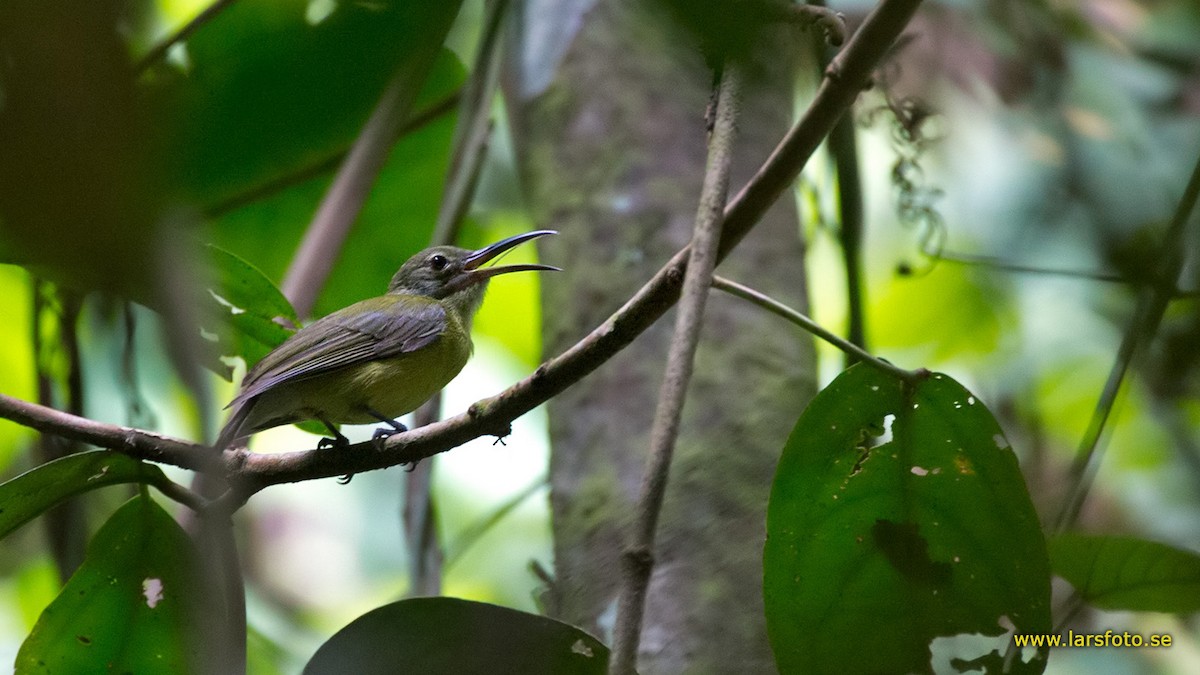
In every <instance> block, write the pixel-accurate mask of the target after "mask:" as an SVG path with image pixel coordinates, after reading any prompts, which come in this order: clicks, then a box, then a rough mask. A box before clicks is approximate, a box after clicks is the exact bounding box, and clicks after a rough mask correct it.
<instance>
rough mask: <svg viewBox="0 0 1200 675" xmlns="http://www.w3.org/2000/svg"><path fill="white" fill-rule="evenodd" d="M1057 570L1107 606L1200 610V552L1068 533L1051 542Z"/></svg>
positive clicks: (1091, 600)
mask: <svg viewBox="0 0 1200 675" xmlns="http://www.w3.org/2000/svg"><path fill="white" fill-rule="evenodd" d="M1050 562H1051V564H1052V565H1053V567H1054V573H1055V574H1057V575H1059V576H1061V577H1062V578H1064V579H1066V580H1067V581H1069V582H1071V585H1072V586H1074V587H1075V590H1077V591H1079V594H1080V595H1081V596H1083V598H1084V599H1085V600H1087V601H1088V602H1089V603H1091V604H1092V605H1094V606H1096V607H1100V608H1102V609H1113V610H1125V611H1135V612H1138V611H1140V612H1174V613H1177V614H1191V613H1193V612H1200V555H1197V554H1196V553H1194V552H1191V551H1183V550H1180V549H1177V548H1172V547H1170V546H1167V545H1166V544H1160V543H1158V542H1153V541H1145V540H1144V539H1135V538H1133V537H1112V536H1089V535H1082V534H1065V535H1061V536H1058V537H1055V538H1054V539H1052V540H1051V541H1050Z"/></svg>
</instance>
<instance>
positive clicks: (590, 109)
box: [508, 0, 815, 675]
mask: <svg viewBox="0 0 1200 675" xmlns="http://www.w3.org/2000/svg"><path fill="white" fill-rule="evenodd" d="M534 4H537V3H530V5H528V6H526V7H525V10H524V16H522V17H521V20H522V22H523V27H524V28H525V35H524V36H523V37H524V39H525V41H526V42H525V43H524V47H525V48H526V49H527V50H528V49H531V48H535V47H537V45H532V44H530V42H529V41H530V40H535V39H537V36H538V35H539V34H540V35H546V34H547V33H546V31H545V30H544V29H545V22H546V21H547V19H546V17H545V16H544V15H542V16H539V13H538V11H537V9H536V8H534V7H533V6H532V5H534ZM584 4H586V3H584ZM576 6H578V3H576ZM643 6H644V3H639V2H635V1H631V0H603V1H601V2H597V3H595V4H593V5H592V6H591V8H590V9H588V10H587V11H586V12H584V13H582V14H581V15H580V16H581V17H582V23H581V24H579V30H578V31H577V32H576V33H575V34H574V36H573V37H572V38H570V42H569V46H568V47H567V49H566V52H565V53H564V55H563V59H562V62H561V64H560V66H559V68H558V70H557V71H556V73H555V75H554V78H553V80H552V81H550V82H549V85H548V86H547V87H546V88H544V89H543V90H541V91H533V92H530V91H529V90H530V88H536V85H534V84H531V82H532V79H533V78H532V77H531V75H530V73H529V71H528V69H526V71H525V72H523V73H519V74H518V76H517V80H516V82H515V83H514V82H513V81H510V82H509V83H508V84H509V91H510V94H511V99H510V100H511V105H510V110H511V111H512V116H513V125H514V136H515V138H516V145H517V154H518V159H519V162H520V165H521V167H520V168H521V173H522V177H523V180H524V185H525V189H526V193H527V196H528V198H529V204H530V208H531V210H532V213H533V216H534V218H535V222H536V224H537V226H538V227H547V228H553V229H557V230H559V231H560V232H561V233H562V234H561V236H559V237H555V238H551V239H549V240H546V242H545V249H544V252H545V258H546V259H547V260H551V261H553V262H554V263H555V264H558V265H561V266H563V267H564V268H565V269H566V271H565V272H563V273H561V274H558V275H555V277H554V278H553V279H549V278H548V279H547V280H546V281H545V282H544V283H543V301H544V306H545V310H544V312H543V316H544V317H545V318H544V338H545V348H546V352H547V354H555V353H558V352H560V351H561V350H562V349H564V348H565V347H567V346H569V345H570V344H571V343H573V342H574V341H576V340H577V339H579V338H580V337H581V336H582V335H584V334H585V333H587V332H588V331H590V330H591V329H593V328H594V327H596V326H597V325H599V324H600V323H601V322H603V321H604V319H606V318H607V317H608V316H609V315H610V314H611V313H612V312H613V311H614V310H616V309H617V308H618V307H619V306H620V305H621V304H622V303H623V302H624V301H625V300H626V299H627V298H628V297H629V296H630V295H631V294H632V293H633V292H634V291H635V290H636V289H637V288H638V287H639V286H641V284H643V283H644V282H645V281H646V280H647V279H648V278H649V277H650V276H651V275H652V274H653V273H654V272H655V271H656V270H657V269H658V268H659V267H660V266H661V265H662V264H663V263H664V262H665V261H666V260H667V259H668V258H669V257H670V256H671V255H672V254H673V253H674V252H675V251H677V250H678V249H679V248H681V247H682V246H684V245H686V244H687V242H688V240H689V238H690V236H691V230H692V225H693V220H694V217H695V213H696V204H697V199H698V197H699V194H700V185H701V181H702V177H703V173H704V165H705V155H706V130H705V108H706V104H707V101H708V98H709V91H710V85H711V82H712V73H711V71H709V70H708V69H707V68H706V67H705V65H704V63H703V59H702V58H701V56H700V54H699V52H698V51H696V50H694V49H691V45H690V43H689V40H688V39H686V38H683V39H680V37H681V36H679V35H674V36H668V35H667V34H665V33H664V32H663V24H661V23H656V22H654V21H651V20H650V18H649V17H648V16H647V14H646V12H645V10H644V9H642V8H641V7H643ZM560 7H561V6H560ZM543 14H544V13H543ZM538 22H541V23H542V25H540V26H538V25H537V24H538ZM570 23H571V22H570V21H562V22H560V25H559V28H561V29H562V30H568V28H567V26H568V25H569V24H570ZM535 28H540V29H542V30H541V32H540V33H539V31H538V30H535ZM550 32H551V33H552V34H554V35H555V37H558V38H561V37H562V33H561V32H558V33H555V32H554V31H550ZM787 37H789V36H786V35H784V34H782V33H781V34H779V35H776V36H773V38H780V39H779V40H778V42H777V43H775V45H774V47H776V48H777V49H775V50H774V52H773V53H774V54H775V58H774V59H773V61H772V62H771V63H770V64H769V65H768V66H766V67H765V68H760V69H758V71H757V72H756V71H754V70H752V71H751V75H750V77H748V78H747V79H748V82H747V86H746V91H745V105H744V110H743V115H742V119H741V123H740V132H739V137H738V139H737V141H736V144H735V160H734V169H733V183H732V184H733V186H734V188H733V189H734V190H735V191H736V189H738V188H739V187H740V186H741V185H742V184H744V183H745V181H746V180H748V179H749V177H750V176H751V175H752V174H753V172H754V170H755V169H757V167H758V165H759V164H760V163H761V162H762V161H763V160H764V159H766V157H767V155H768V154H769V153H770V151H771V149H772V148H773V147H774V146H775V144H776V142H777V141H778V140H779V138H780V137H781V136H782V135H783V133H784V132H785V131H786V129H787V126H788V123H789V119H790V111H791V110H792V99H791V86H790V83H791V79H790V78H791V73H790V69H791V66H792V65H793V64H792V63H791V59H790V58H789V56H788V55H789V54H790V53H791V52H790V51H789V47H788V46H787V43H786V42H785V41H784V40H783V39H782V38H787ZM797 37H798V36H797V35H795V34H794V33H793V34H791V35H790V39H791V41H793V42H794V41H795V40H796V39H797ZM804 37H805V39H807V37H806V36H804ZM680 45H682V46H680ZM527 53H528V52H527ZM512 56H513V58H514V62H515V63H517V64H520V63H521V58H522V55H520V54H514V55H512ZM528 62H529V61H528V60H527V59H526V60H525V63H528ZM543 65H544V64H543ZM514 84H515V85H516V86H514ZM515 89H522V90H523V91H524V92H525V93H524V94H522V93H520V92H516V93H514V90H515ZM799 231H800V230H799V226H798V223H797V217H796V209H795V204H794V203H793V202H792V200H790V199H786V198H785V199H784V200H782V201H781V203H779V204H777V205H776V206H775V208H773V209H772V210H771V212H770V213H769V215H768V216H767V218H766V219H765V221H764V222H762V223H761V224H760V225H759V226H758V227H757V229H756V231H755V232H754V233H753V234H752V235H751V236H749V237H748V238H747V239H746V240H745V241H744V242H743V243H742V244H741V245H740V247H739V248H738V249H737V250H736V251H735V252H734V253H733V254H732V255H731V256H730V259H729V260H728V261H727V262H726V263H724V264H723V265H721V266H720V267H719V268H718V273H719V274H723V275H726V276H729V277H731V278H735V279H738V280H741V281H743V282H745V283H748V284H750V285H752V286H755V287H757V288H759V289H761V290H763V291H765V292H767V293H769V294H771V295H772V296H774V297H776V298H779V299H781V300H782V301H784V302H787V303H788V304H790V305H792V306H793V307H797V308H800V309H804V308H805V306H806V289H805V273H804V263H803V243H802V240H801V237H800V235H799ZM673 323H674V321H673V314H669V315H668V316H667V317H666V318H665V319H664V320H663V321H660V322H659V323H658V324H657V325H656V326H654V327H653V328H652V329H651V330H650V331H648V332H647V333H646V334H645V335H643V336H642V337H640V338H639V339H638V340H636V341H635V342H634V343H633V344H632V345H631V346H630V347H629V348H627V349H626V350H625V351H624V352H622V353H621V354H620V355H618V356H617V357H616V358H614V359H613V360H612V361H610V362H609V363H607V364H605V365H604V366H603V367H601V368H600V370H599V371H598V372H596V373H594V374H593V375H591V376H590V377H588V378H587V379H585V380H584V381H583V382H581V383H580V384H578V385H576V386H574V387H572V388H571V389H569V390H568V391H566V392H564V393H563V394H562V395H560V396H559V397H557V398H556V399H554V400H553V401H551V403H550V420H551V421H550V433H551V440H552V443H553V455H552V458H551V467H550V476H551V484H552V490H551V507H552V513H553V529H554V538H555V575H556V582H555V584H554V587H553V588H552V589H551V590H550V592H549V594H548V597H547V601H548V603H547V604H548V609H549V611H550V612H551V613H552V614H554V615H556V616H558V617H559V618H562V619H563V620H566V621H568V622H571V623H574V624H576V625H579V626H582V627H584V628H585V629H587V630H589V631H591V632H593V633H595V634H596V635H597V636H599V637H601V638H602V639H603V640H605V641H606V642H607V641H608V639H609V637H610V635H611V629H612V622H613V620H614V618H615V616H614V615H615V611H616V609H615V607H616V599H617V595H618V588H617V584H618V582H619V579H620V564H619V559H620V555H621V552H622V548H623V545H624V543H625V539H626V532H627V527H628V525H629V523H630V522H631V517H632V503H633V501H634V500H635V499H636V498H637V495H638V491H639V485H640V481H641V477H642V472H643V467H644V464H645V456H646V452H647V448H648V445H649V431H650V426H651V421H652V419H653V417H654V409H655V405H656V400H655V399H656V396H657V392H658V390H659V384H660V381H661V379H662V372H663V367H664V362H665V359H666V352H667V344H668V342H669V340H670V335H671V327H672V325H673ZM814 373H815V368H814V352H813V347H812V343H811V341H810V340H809V339H808V338H807V336H805V335H803V334H801V333H799V332H798V331H797V330H796V329H795V328H793V327H792V326H789V325H787V324H785V323H783V322H781V321H780V320H779V319H777V318H775V317H773V316H770V315H768V314H766V313H764V312H762V311H761V310H758V309H756V308H753V307H751V306H749V305H748V304H745V303H743V302H742V301H740V300H736V299H733V298H731V297H728V296H724V295H721V294H718V295H717V296H716V297H714V298H712V300H711V302H710V303H709V304H708V309H707V313H706V317H705V325H704V332H703V335H702V341H701V344H700V349H699V351H698V353H697V356H696V367H695V377H694V379H693V381H692V383H691V386H690V389H689V393H688V401H687V406H686V408H685V410H684V418H683V425H682V433H681V436H680V439H679V443H678V446H677V449H676V454H675V459H674V464H673V467H672V474H671V480H670V484H669V487H668V492H667V497H666V504H665V506H664V511H663V514H662V518H661V520H660V522H659V527H658V539H657V546H656V551H655V559H656V565H655V568H654V575H653V577H652V582H651V586H650V592H649V597H648V599H647V607H646V618H645V624H644V629H643V631H642V642H641V653H640V657H639V671H640V672H641V673H643V674H644V675H646V674H654V673H678V672H683V671H685V670H686V671H687V672H702V673H720V672H728V673H752V672H772V671H774V661H773V659H772V656H771V653H770V649H769V647H768V644H767V638H766V630H765V621H764V618H763V609H762V590H761V585H762V545H763V538H764V531H765V525H764V517H765V512H766V502H767V496H768V493H769V490H770V485H771V479H772V475H773V473H774V470H775V464H776V461H777V459H778V455H779V452H780V449H781V448H782V447H783V444H784V441H785V440H786V437H787V434H788V432H789V431H790V429H791V427H792V425H793V424H794V423H795V420H796V417H797V416H798V415H799V413H800V411H801V410H802V408H803V407H804V405H805V404H806V403H807V402H808V400H809V399H810V398H811V397H812V395H813V393H814V392H815V375H814Z"/></svg>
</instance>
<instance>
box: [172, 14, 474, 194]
mask: <svg viewBox="0 0 1200 675" xmlns="http://www.w3.org/2000/svg"><path fill="white" fill-rule="evenodd" d="M456 10H457V3H453V2H445V3H441V2H439V3H412V2H399V1H396V0H383V1H381V2H373V3H350V2H344V3H337V4H336V6H335V8H334V10H333V11H332V13H331V14H329V15H328V16H326V17H324V18H322V19H321V20H320V21H317V22H315V23H314V22H312V21H310V18H309V17H308V16H306V11H307V3H296V2H290V1H285V0H260V1H257V2H239V3H234V4H233V5H231V6H229V7H228V8H227V9H225V10H224V11H222V12H221V13H220V14H219V15H218V16H217V17H216V19H214V20H213V21H211V22H210V23H208V24H206V25H204V26H203V27H202V28H201V29H200V30H199V31H197V33H196V34H195V35H194V36H193V37H192V38H191V39H189V40H188V42H187V55H188V64H189V65H188V67H187V69H186V71H185V72H179V71H177V70H175V69H174V68H173V67H171V66H165V65H164V66H162V67H160V68H159V69H158V70H157V71H156V72H155V73H154V75H155V77H154V78H150V80H149V93H150V95H151V97H152V98H153V99H154V100H155V101H156V103H157V105H158V106H159V109H160V111H161V113H162V115H163V117H164V120H163V124H162V129H163V130H164V132H165V133H166V137H165V138H164V139H163V140H164V143H165V149H166V154H167V156H168V157H170V158H171V160H172V161H171V165H172V170H171V171H169V172H168V174H167V176H166V177H167V179H168V180H169V181H170V185H171V187H170V190H169V191H170V192H172V193H175V194H178V195H179V196H181V197H183V198H185V199H187V200H189V201H195V202H198V203H200V204H203V205H205V206H206V207H210V206H212V205H214V204H217V203H220V202H223V201H225V200H228V199H231V198H234V197H236V196H238V195H239V194H241V193H243V192H244V191H246V190H248V189H253V188H258V187H261V186H263V185H265V184H269V183H271V182H273V181H276V180H279V179H282V178H285V177H287V176H289V175H291V174H293V173H294V172H295V171H297V170H298V169H301V168H304V167H310V166H313V165H314V164H321V163H323V162H326V161H327V160H328V159H329V158H330V156H332V155H336V153H339V152H342V151H344V150H345V149H346V148H347V147H348V145H349V143H350V141H351V140H352V139H353V138H354V137H355V135H356V134H357V133H358V132H359V130H360V129H361V128H362V125H363V123H364V122H365V121H366V119H367V116H368V115H369V113H370V111H371V109H372V107H373V106H374V105H375V104H376V102H377V101H378V100H379V97H380V95H381V93H382V92H383V89H384V86H385V84H386V83H387V81H388V80H389V78H391V77H392V76H393V75H394V74H395V73H396V72H397V71H398V70H399V69H400V68H401V67H402V66H403V67H404V68H406V69H407V71H406V72H409V74H410V76H411V78H412V82H411V86H412V87H414V88H417V89H421V90H422V91H423V92H424V94H423V97H422V99H421V100H423V101H425V102H428V101H429V100H431V99H436V98H439V97H441V96H444V95H445V94H446V93H447V92H448V91H450V90H452V89H453V88H454V87H455V86H457V82H455V81H454V80H453V79H452V78H451V77H448V76H447V72H448V70H454V69H453V68H448V67H447V65H446V64H445V61H444V60H443V62H442V65H441V66H440V67H439V74H438V76H437V77H435V78H432V79H431V78H429V77H428V76H429V74H430V66H429V64H431V63H433V62H434V58H433V57H434V55H436V54H438V53H439V50H440V49H441V45H442V41H443V39H444V38H445V34H446V31H447V30H448V29H449V26H450V22H451V21H452V20H453V18H454V15H455V13H456ZM414 66H416V67H414ZM427 80H428V82H427ZM423 83H425V84H426V85H427V86H425V87H424V88H422V84H423ZM421 105H422V103H421V102H418V104H417V106H418V109H419V108H420V106H421Z"/></svg>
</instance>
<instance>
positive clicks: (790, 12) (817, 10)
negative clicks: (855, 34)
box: [761, 1, 846, 47]
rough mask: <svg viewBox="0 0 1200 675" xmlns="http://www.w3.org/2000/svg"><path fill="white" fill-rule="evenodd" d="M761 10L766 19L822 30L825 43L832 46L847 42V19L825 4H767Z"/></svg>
mask: <svg viewBox="0 0 1200 675" xmlns="http://www.w3.org/2000/svg"><path fill="white" fill-rule="evenodd" d="M761 9H762V10H763V11H764V13H765V14H766V18H769V19H772V20H774V21H784V22H787V23H792V24H796V25H797V26H801V27H803V28H810V27H817V28H820V29H821V31H822V33H824V36H825V41H826V42H828V43H829V44H830V46H833V47H840V46H842V43H844V42H845V41H846V19H845V17H843V16H842V15H841V14H840V13H838V12H834V11H833V10H831V9H829V8H827V7H825V6H824V5H823V4H804V5H797V4H794V3H792V2H790V1H788V2H779V3H775V2H767V3H763V5H762V7H761Z"/></svg>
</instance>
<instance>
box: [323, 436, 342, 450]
mask: <svg viewBox="0 0 1200 675" xmlns="http://www.w3.org/2000/svg"><path fill="white" fill-rule="evenodd" d="M348 445H350V441H349V440H347V439H346V437H345V436H342V437H341V438H329V437H328V436H326V437H324V438H322V439H321V440H319V441H317V450H332V449H334V448H337V449H339V450H341V449H342V448H345V447H346V446H348Z"/></svg>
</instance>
